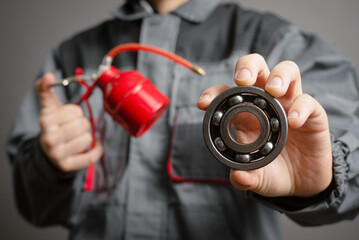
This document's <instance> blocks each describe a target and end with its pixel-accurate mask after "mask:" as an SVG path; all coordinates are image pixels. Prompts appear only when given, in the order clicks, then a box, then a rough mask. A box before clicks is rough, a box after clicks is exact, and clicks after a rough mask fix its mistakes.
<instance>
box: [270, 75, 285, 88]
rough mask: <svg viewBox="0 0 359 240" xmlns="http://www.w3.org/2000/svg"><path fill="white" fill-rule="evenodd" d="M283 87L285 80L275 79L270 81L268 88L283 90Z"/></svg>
mask: <svg viewBox="0 0 359 240" xmlns="http://www.w3.org/2000/svg"><path fill="white" fill-rule="evenodd" d="M282 85H283V80H282V79H281V78H279V77H274V78H272V79H270V80H269V82H268V84H267V87H270V88H281V87H282Z"/></svg>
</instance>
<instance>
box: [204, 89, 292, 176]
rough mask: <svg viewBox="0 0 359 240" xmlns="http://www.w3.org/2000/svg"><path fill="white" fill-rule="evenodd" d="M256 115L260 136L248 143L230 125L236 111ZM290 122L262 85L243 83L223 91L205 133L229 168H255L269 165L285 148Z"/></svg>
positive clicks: (210, 110)
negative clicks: (260, 86)
mask: <svg viewBox="0 0 359 240" xmlns="http://www.w3.org/2000/svg"><path fill="white" fill-rule="evenodd" d="M241 112H247V113H251V114H253V115H254V116H255V117H256V118H257V119H258V120H259V123H260V126H261V129H260V133H259V136H258V138H257V139H256V140H255V141H253V142H251V143H248V144H243V143H240V142H238V141H237V140H236V139H234V138H233V136H232V134H231V131H230V126H231V121H232V119H233V117H234V116H236V114H238V113H241ZM287 134H288V124H287V118H286V115H285V112H284V110H283V108H282V106H281V105H280V103H279V102H278V101H277V100H276V99H275V98H273V97H272V96H271V95H269V94H268V93H267V92H265V91H264V90H263V89H261V88H257V87H253V86H240V87H233V88H230V89H228V90H226V91H224V92H222V93H221V94H219V95H218V96H217V97H216V98H215V99H214V100H213V101H212V103H211V104H210V106H209V107H208V109H207V111H206V113H205V116H204V119H203V136H204V140H205V143H206V145H207V147H208V149H209V150H210V152H211V153H212V155H213V156H214V157H215V158H216V159H217V160H218V161H220V162H222V163H223V164H225V165H227V166H228V167H231V168H234V169H239V170H253V169H258V168H261V167H264V166H266V165H267V164H269V163H270V162H272V161H273V160H274V159H275V158H276V157H277V156H278V155H279V154H280V152H281V151H282V149H283V147H284V145H285V142H286V140H287Z"/></svg>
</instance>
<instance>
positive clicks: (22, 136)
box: [6, 53, 75, 226]
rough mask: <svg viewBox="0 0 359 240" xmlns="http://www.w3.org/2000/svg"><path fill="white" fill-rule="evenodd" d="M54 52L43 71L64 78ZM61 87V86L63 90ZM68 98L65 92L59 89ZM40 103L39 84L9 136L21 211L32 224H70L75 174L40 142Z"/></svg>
mask: <svg viewBox="0 0 359 240" xmlns="http://www.w3.org/2000/svg"><path fill="white" fill-rule="evenodd" d="M54 55H55V54H54V53H53V54H51V55H50V56H49V57H48V58H47V60H46V62H45V65H44V67H43V70H42V71H41V72H40V74H39V76H42V75H43V73H44V72H53V73H54V74H55V75H56V77H57V79H59V78H61V75H60V71H59V70H58V68H57V66H56V64H55V62H56V61H55V60H54ZM59 90H60V89H59ZM57 94H58V96H59V97H60V99H62V100H64V97H63V96H64V94H63V92H57ZM39 113H40V104H39V100H38V96H37V92H36V89H35V86H33V87H32V88H31V89H30V91H29V92H28V93H27V94H26V96H25V98H24V100H23V102H22V104H21V107H20V110H19V112H18V114H17V116H16V119H15V121H14V123H13V126H12V129H11V132H10V134H9V137H8V142H7V145H6V151H7V153H8V156H9V159H10V162H11V166H12V169H13V181H14V189H15V198H16V204H17V207H18V210H19V211H20V213H21V214H22V215H23V216H24V217H25V218H26V219H27V220H28V221H29V222H31V223H33V224H35V225H39V226H45V225H52V224H62V225H66V224H67V219H68V217H69V215H70V212H71V206H72V201H73V196H74V189H73V183H74V179H75V173H63V172H61V171H60V170H58V169H57V168H56V167H55V166H54V165H52V163H51V162H50V161H49V159H48V158H47V157H46V155H45V154H44V153H43V151H42V149H41V147H40V145H39V138H38V136H39V132H40V129H39V124H38V118H39Z"/></svg>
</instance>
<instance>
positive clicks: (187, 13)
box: [114, 0, 220, 23]
mask: <svg viewBox="0 0 359 240" xmlns="http://www.w3.org/2000/svg"><path fill="white" fill-rule="evenodd" d="M219 2H220V0H189V1H188V2H186V3H185V4H183V5H182V6H180V7H179V8H177V9H176V10H174V11H173V12H171V14H175V15H177V16H179V17H181V18H183V19H184V20H187V21H190V22H194V23H201V22H204V21H205V20H206V19H207V18H208V17H209V15H210V14H211V13H212V12H213V11H214V9H215V8H216V7H217V6H218V4H219ZM153 14H156V11H155V10H154V9H153V8H152V6H151V5H150V4H149V3H148V2H147V1H145V0H127V1H126V2H125V4H123V5H122V6H121V7H119V8H118V9H117V10H116V11H115V12H114V16H115V17H117V18H119V19H121V20H125V21H133V20H138V19H142V18H146V17H148V16H151V15H153Z"/></svg>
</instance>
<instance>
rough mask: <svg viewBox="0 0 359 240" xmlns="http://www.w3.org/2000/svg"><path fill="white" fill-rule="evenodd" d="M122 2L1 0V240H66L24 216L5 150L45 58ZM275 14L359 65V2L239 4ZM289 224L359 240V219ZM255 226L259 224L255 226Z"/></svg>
mask: <svg viewBox="0 0 359 240" xmlns="http://www.w3.org/2000/svg"><path fill="white" fill-rule="evenodd" d="M120 2H121V1H120V0H104V1H101V0H62V1H49V0H32V1H29V0H0V77H1V80H0V109H1V124H0V145H1V148H0V159H1V161H0V239H39V240H40V239H54V240H55V239H66V238H67V232H66V230H64V229H63V228H61V227H51V228H45V229H38V228H36V227H33V226H31V225H30V224H29V223H27V222H25V221H24V220H23V219H22V218H21V217H20V216H19V214H18V212H17V210H16V208H15V205H14V197H13V192H12V180H11V169H10V167H9V163H8V160H7V158H6V155H5V153H4V151H3V146H4V144H5V139H6V135H7V133H8V131H9V128H10V126H11V122H12V119H13V118H14V116H15V114H16V111H17V108H18V106H19V104H20V101H21V99H22V97H23V95H24V94H25V91H26V90H27V89H28V88H29V87H30V85H31V84H32V80H33V78H34V76H35V75H36V72H37V70H38V69H39V66H40V65H41V63H42V61H43V58H44V56H45V54H46V53H47V52H48V51H49V49H51V48H52V47H54V46H55V45H56V44H58V43H59V42H60V41H62V40H64V39H65V38H68V37H70V36H71V35H72V34H74V33H76V32H78V31H80V30H82V29H84V28H87V27H90V26H93V25H95V24H97V23H98V22H99V21H101V20H104V19H106V18H108V17H110V13H111V11H113V10H114V9H115V8H116V7H117V6H118V5H119V3H120ZM239 2H241V3H242V4H243V5H244V6H245V7H248V8H254V9H257V10H260V11H272V12H274V13H276V14H278V15H280V16H283V17H284V18H286V19H288V20H290V21H291V22H293V23H295V24H296V25H298V26H299V27H301V28H302V29H303V30H305V31H308V32H315V33H317V34H318V35H319V36H321V37H322V38H324V39H325V40H326V41H327V42H328V43H329V44H330V45H331V46H332V47H334V48H335V49H336V50H337V51H338V52H340V53H341V54H343V55H345V56H347V57H349V58H351V59H352V60H353V61H354V63H355V64H356V65H357V66H359V48H358V47H357V43H358V42H359V27H358V24H359V14H358V11H359V1H358V0H300V1H298V0H257V1H254V0H252V1H245V0H242V1H239ZM282 220H283V233H284V237H285V239H315V238H316V239H325V240H331V239H333V240H334V239H335V240H336V239H359V218H357V219H356V220H354V221H345V222H341V223H337V224H334V225H329V226H323V227H316V228H303V227H300V226H298V225H297V224H295V223H293V222H291V221H290V220H288V219H287V218H286V217H285V216H283V218H282ZM253 227H255V226H253Z"/></svg>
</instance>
